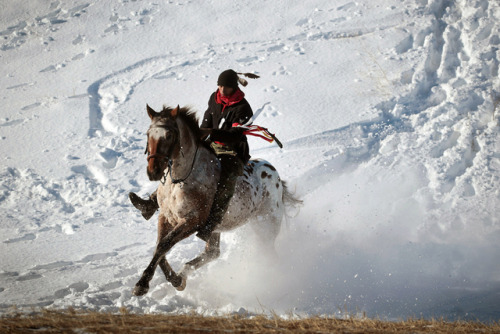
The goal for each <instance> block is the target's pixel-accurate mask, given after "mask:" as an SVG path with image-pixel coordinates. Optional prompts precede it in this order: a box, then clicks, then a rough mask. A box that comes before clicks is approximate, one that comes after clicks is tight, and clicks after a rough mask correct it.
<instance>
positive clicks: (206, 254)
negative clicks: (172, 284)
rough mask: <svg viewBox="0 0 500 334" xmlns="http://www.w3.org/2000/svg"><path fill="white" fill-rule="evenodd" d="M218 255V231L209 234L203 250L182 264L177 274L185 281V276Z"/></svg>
mask: <svg viewBox="0 0 500 334" xmlns="http://www.w3.org/2000/svg"><path fill="white" fill-rule="evenodd" d="M219 255H220V233H217V232H214V233H212V235H211V236H210V239H209V240H208V242H207V245H206V246H205V251H203V253H201V254H200V255H199V256H198V257H196V258H194V259H192V260H191V261H189V262H188V263H186V264H185V265H184V267H183V268H182V270H181V272H180V273H179V276H181V277H182V278H183V280H184V284H185V281H186V279H187V276H188V275H189V274H190V273H192V272H193V271H195V270H197V269H199V268H200V267H201V266H204V265H205V264H207V263H209V262H210V261H213V260H215V259H216V258H218V257H219Z"/></svg>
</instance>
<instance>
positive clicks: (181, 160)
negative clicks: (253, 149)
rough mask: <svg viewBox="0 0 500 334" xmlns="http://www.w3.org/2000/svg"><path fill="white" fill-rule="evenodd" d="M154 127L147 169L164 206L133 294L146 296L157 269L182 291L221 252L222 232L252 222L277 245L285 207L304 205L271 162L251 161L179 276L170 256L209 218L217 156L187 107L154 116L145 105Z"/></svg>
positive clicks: (158, 197)
mask: <svg viewBox="0 0 500 334" xmlns="http://www.w3.org/2000/svg"><path fill="white" fill-rule="evenodd" d="M147 112H148V115H149V117H150V118H151V125H150V127H149V129H148V132H147V137H148V140H147V150H146V152H147V153H148V157H147V160H148V166H147V174H148V176H149V179H150V180H151V181H161V182H160V185H159V187H158V191H157V200H158V204H159V206H160V213H159V217H158V239H157V245H156V250H155V253H154V255H153V259H152V260H151V262H150V263H149V265H148V267H147V268H146V270H144V273H143V274H142V277H141V279H140V280H139V281H138V282H137V284H136V285H135V288H134V290H133V294H134V295H136V296H141V295H144V294H146V293H147V292H148V290H149V282H150V281H151V279H152V278H153V275H154V273H155V270H156V267H157V266H158V265H159V266H160V268H161V270H162V271H163V273H164V274H165V277H166V279H167V281H169V282H170V283H171V284H172V285H173V286H174V287H175V288H176V289H177V290H179V291H182V290H183V289H184V288H185V286H186V279H187V276H188V274H189V273H190V272H192V271H194V270H196V269H198V268H199V267H201V266H202V265H204V264H206V263H208V262H209V261H212V260H214V259H216V258H217V257H218V256H219V254H220V232H222V231H228V230H232V229H234V228H236V227H239V226H241V225H243V224H245V223H247V222H249V221H253V222H254V223H255V226H256V227H257V228H256V229H255V230H256V232H257V233H258V234H259V236H261V238H262V239H263V241H265V242H267V243H268V244H271V245H272V246H274V241H275V239H276V237H277V236H278V233H279V231H280V227H281V222H282V219H283V216H284V212H285V205H290V206H295V205H297V204H298V203H300V201H299V200H298V199H296V198H294V197H293V195H291V194H290V192H289V191H288V190H287V188H286V185H285V182H284V181H282V180H281V179H280V177H279V175H278V172H277V171H276V169H275V168H274V167H273V166H272V165H271V164H270V163H269V162H267V161H264V160H250V161H249V163H248V164H247V165H246V166H245V170H244V174H243V175H242V176H240V177H239V179H238V182H237V184H236V190H235V194H234V196H233V198H232V200H231V203H230V205H229V209H228V211H227V212H226V214H225V216H224V218H223V220H222V222H221V224H220V225H218V226H217V228H216V230H215V231H214V232H213V233H212V235H211V237H210V239H209V240H208V242H207V244H206V247H205V251H204V252H203V253H201V254H200V255H199V256H198V257H196V258H195V259H193V260H191V261H189V262H188V263H186V264H185V265H184V267H183V268H182V270H181V272H180V273H179V274H177V273H175V272H174V271H173V270H172V268H171V267H170V265H169V263H168V262H167V259H166V254H167V252H168V251H169V250H170V249H171V248H172V247H173V246H174V245H175V244H176V243H178V242H179V241H181V240H183V239H184V238H187V237H189V236H190V235H191V234H193V233H195V232H196V231H197V230H199V229H200V228H201V227H203V224H204V223H205V221H206V220H207V218H208V214H209V212H210V208H211V205H212V202H213V199H214V196H215V191H216V188H217V182H218V179H219V175H220V164H219V161H218V160H217V158H216V156H215V154H214V153H213V152H212V151H211V150H210V149H209V148H208V147H207V146H206V145H205V144H204V143H203V142H202V141H201V139H200V128H199V126H198V119H197V118H196V116H195V113H194V112H192V111H190V110H189V109H188V108H179V106H177V107H176V108H174V109H172V108H167V107H163V110H162V111H161V112H159V113H158V112H156V111H154V110H153V109H152V108H150V107H149V106H147Z"/></svg>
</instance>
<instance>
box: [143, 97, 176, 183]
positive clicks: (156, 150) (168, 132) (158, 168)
mask: <svg viewBox="0 0 500 334" xmlns="http://www.w3.org/2000/svg"><path fill="white" fill-rule="evenodd" d="M146 109H147V111H148V115H149V118H151V125H150V126H149V129H148V132H147V136H148V141H147V149H146V152H147V153H148V158H147V159H148V167H147V173H148V177H149V179H150V180H151V181H158V180H160V179H161V178H162V176H163V174H164V170H165V169H166V168H167V167H168V164H169V162H170V161H171V160H172V159H173V158H174V156H175V155H176V154H177V153H178V152H179V128H178V126H177V123H176V118H177V115H178V113H179V106H177V107H176V108H174V109H172V108H167V107H163V110H162V111H161V112H156V111H154V110H153V109H152V108H151V107H150V106H149V105H147V106H146Z"/></svg>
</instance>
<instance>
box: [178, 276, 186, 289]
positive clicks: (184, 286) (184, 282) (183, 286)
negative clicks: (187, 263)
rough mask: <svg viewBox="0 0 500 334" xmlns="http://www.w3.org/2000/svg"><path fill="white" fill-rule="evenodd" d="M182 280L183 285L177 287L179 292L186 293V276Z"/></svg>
mask: <svg viewBox="0 0 500 334" xmlns="http://www.w3.org/2000/svg"><path fill="white" fill-rule="evenodd" d="M181 278H182V281H181V284H179V285H178V286H176V287H175V288H176V289H177V291H184V289H185V288H186V282H187V279H186V277H184V276H181Z"/></svg>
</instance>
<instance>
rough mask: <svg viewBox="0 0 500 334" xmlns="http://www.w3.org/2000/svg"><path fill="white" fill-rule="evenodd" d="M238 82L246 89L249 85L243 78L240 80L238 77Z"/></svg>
mask: <svg viewBox="0 0 500 334" xmlns="http://www.w3.org/2000/svg"><path fill="white" fill-rule="evenodd" d="M238 82H239V83H240V85H242V86H243V87H246V86H247V85H248V81H246V80H245V79H243V78H240V77H238Z"/></svg>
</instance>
